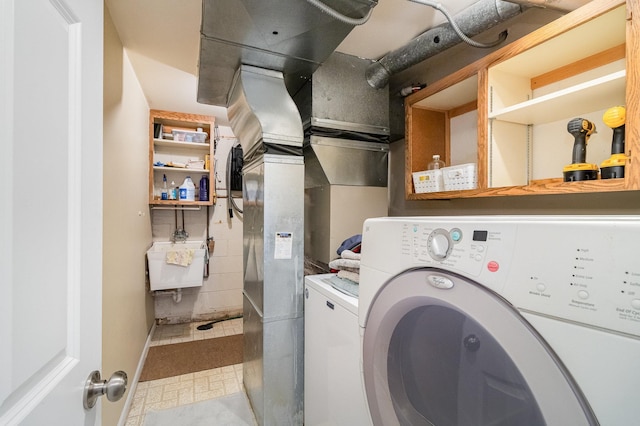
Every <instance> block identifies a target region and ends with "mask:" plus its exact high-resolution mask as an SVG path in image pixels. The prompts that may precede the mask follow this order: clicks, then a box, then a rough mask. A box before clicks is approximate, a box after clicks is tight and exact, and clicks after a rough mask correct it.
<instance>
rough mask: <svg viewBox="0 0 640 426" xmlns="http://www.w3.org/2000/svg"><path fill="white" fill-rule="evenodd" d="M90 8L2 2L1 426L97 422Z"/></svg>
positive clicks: (95, 24)
mask: <svg viewBox="0 0 640 426" xmlns="http://www.w3.org/2000/svg"><path fill="white" fill-rule="evenodd" d="M102 28H103V3H102V2H101V1H97V0H0V129H1V133H0V140H1V141H2V143H1V146H2V151H1V152H0V188H1V190H0V194H2V195H1V198H2V202H0V213H1V215H0V218H1V219H0V276H1V278H0V279H1V288H2V297H0V342H1V343H0V424H3V425H4V424H18V423H19V424H24V425H45V424H49V425H62V424H65V425H81V424H84V425H86V424H94V423H96V422H98V423H99V420H98V419H99V416H100V413H99V404H98V406H97V408H94V409H92V410H85V409H84V408H83V399H82V398H83V386H84V382H85V381H86V379H87V377H88V376H89V373H90V372H91V371H92V370H98V369H99V368H100V363H101V323H102V321H101V316H102V312H101V276H102V269H101V265H102V237H101V235H102V51H103V45H102V32H103V30H102Z"/></svg>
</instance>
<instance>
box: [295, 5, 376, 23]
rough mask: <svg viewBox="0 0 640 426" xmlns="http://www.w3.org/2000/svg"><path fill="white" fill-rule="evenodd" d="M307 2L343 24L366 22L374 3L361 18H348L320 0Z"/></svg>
mask: <svg viewBox="0 0 640 426" xmlns="http://www.w3.org/2000/svg"><path fill="white" fill-rule="evenodd" d="M307 2H309V3H311V4H312V5H314V6H315V7H317V8H318V9H320V10H321V11H323V12H324V13H326V14H327V15H329V16H331V17H332V18H335V19H337V20H338V21H340V22H343V23H345V24H349V25H362V24H364V23H365V22H367V21H368V20H369V18H370V17H371V14H372V13H373V7H374V6H375V5H374V6H371V8H370V9H369V12H367V14H366V15H365V16H363V17H362V18H350V17H348V16H345V15H343V14H342V13H340V12H338V11H337V10H335V9H332V8H331V7H329V6H327V5H326V4H324V3H323V2H322V1H320V0H307Z"/></svg>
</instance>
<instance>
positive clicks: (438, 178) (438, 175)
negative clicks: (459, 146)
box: [427, 154, 445, 192]
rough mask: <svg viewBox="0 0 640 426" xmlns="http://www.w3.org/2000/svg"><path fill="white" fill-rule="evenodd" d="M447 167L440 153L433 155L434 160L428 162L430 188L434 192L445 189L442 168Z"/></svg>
mask: <svg viewBox="0 0 640 426" xmlns="http://www.w3.org/2000/svg"><path fill="white" fill-rule="evenodd" d="M444 167H445V163H444V161H442V160H441V159H440V156H439V155H438V154H436V155H434V156H433V160H431V162H429V164H427V170H429V172H428V177H429V179H431V185H430V188H431V190H432V191H434V192H438V191H444V175H443V173H444V172H443V171H442V169H443V168H444Z"/></svg>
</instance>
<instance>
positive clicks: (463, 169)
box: [442, 163, 478, 191]
mask: <svg viewBox="0 0 640 426" xmlns="http://www.w3.org/2000/svg"><path fill="white" fill-rule="evenodd" d="M442 177H443V178H444V190H445V191H458V190H461V189H476V188H477V187H478V173H477V167H476V163H467V164H460V165H459V166H451V167H445V168H444V169H442Z"/></svg>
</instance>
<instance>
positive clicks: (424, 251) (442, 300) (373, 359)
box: [359, 216, 640, 426]
mask: <svg viewBox="0 0 640 426" xmlns="http://www.w3.org/2000/svg"><path fill="white" fill-rule="evenodd" d="M639 248H640V216H477V217H468V216H461V217H414V218H378V219H369V220H367V221H366V222H365V224H364V229H363V235H362V261H361V270H360V289H359V292H360V300H359V302H360V303H359V324H360V327H361V335H362V352H361V356H362V358H361V361H362V371H363V373H362V374H363V375H364V383H365V393H366V398H367V404H368V408H369V412H370V415H371V418H372V421H373V423H374V424H375V425H385V426H389V425H398V424H400V425H435V426H450V425H456V426H472V425H473V426H479V425H496V426H507V425H513V426H516V425H517V426H526V425H552V426H568V425H571V426H574V425H598V424H600V425H603V426H616V425H631V424H640V392H639V391H638V386H639V385H640V368H639V365H640V364H639V362H640V262H639V261H638V259H640V257H639V256H638V252H639V250H638V249H639Z"/></svg>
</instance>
